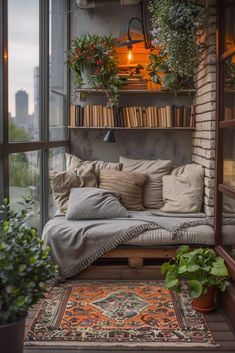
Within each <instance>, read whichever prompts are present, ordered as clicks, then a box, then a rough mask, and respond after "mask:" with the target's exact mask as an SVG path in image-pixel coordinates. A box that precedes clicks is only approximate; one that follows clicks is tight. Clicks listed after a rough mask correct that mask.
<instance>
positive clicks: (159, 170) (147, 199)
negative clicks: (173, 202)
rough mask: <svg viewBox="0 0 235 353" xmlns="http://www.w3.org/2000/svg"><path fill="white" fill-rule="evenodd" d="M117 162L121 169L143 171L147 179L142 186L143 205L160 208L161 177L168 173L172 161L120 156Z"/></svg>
mask: <svg viewBox="0 0 235 353" xmlns="http://www.w3.org/2000/svg"><path fill="white" fill-rule="evenodd" d="M119 162H120V163H121V164H122V165H123V167H122V170H124V171H129V172H136V173H144V174H146V175H147V177H148V179H147V181H146V184H145V186H144V195H143V200H144V207H146V208H161V207H162V206H163V198H162V177H163V176H164V175H167V174H170V172H171V169H172V161H170V160H162V159H157V160H144V159H129V158H124V157H120V159H119Z"/></svg>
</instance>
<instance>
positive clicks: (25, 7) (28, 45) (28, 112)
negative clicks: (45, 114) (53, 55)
mask: <svg viewBox="0 0 235 353" xmlns="http://www.w3.org/2000/svg"><path fill="white" fill-rule="evenodd" d="M8 32H9V33H8V38H9V44H8V45H9V140H10V141H11V142H12V141H29V140H38V138H39V116H38V102H39V100H38V85H39V80H38V65H39V0H21V1H19V0H9V1H8Z"/></svg>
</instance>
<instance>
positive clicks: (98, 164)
mask: <svg viewBox="0 0 235 353" xmlns="http://www.w3.org/2000/svg"><path fill="white" fill-rule="evenodd" d="M65 159H66V168H67V169H69V168H80V167H87V166H90V165H91V166H93V167H94V172H95V175H96V177H97V179H99V174H100V170H101V169H103V168H106V169H116V170H120V169H121V164H120V163H113V162H105V161H83V160H82V159H80V158H78V157H77V156H75V155H73V154H69V153H65Z"/></svg>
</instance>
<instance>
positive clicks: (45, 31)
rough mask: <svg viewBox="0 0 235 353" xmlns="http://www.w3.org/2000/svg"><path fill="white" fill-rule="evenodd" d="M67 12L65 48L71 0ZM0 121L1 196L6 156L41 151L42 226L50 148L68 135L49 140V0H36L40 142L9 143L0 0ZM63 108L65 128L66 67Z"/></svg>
mask: <svg viewBox="0 0 235 353" xmlns="http://www.w3.org/2000/svg"><path fill="white" fill-rule="evenodd" d="M64 1H65V6H66V12H67V49H68V47H69V43H70V5H71V4H70V0H64ZM0 20H1V21H0V37H1V38H0V44H1V50H0V55H1V60H0V66H1V67H0V71H1V72H0V78H2V79H1V80H0V85H1V86H0V103H2V104H1V105H0V106H2V109H1V110H0V124H1V127H2V129H0V130H1V131H2V141H1V140H0V158H2V161H3V163H2V164H3V171H2V173H3V175H2V177H3V178H2V179H3V195H0V196H2V197H3V196H4V197H7V198H8V199H9V155H10V154H12V153H18V152H30V151H36V150H38V151H40V152H41V162H40V170H41V172H40V178H41V179H40V186H41V188H40V213H41V214H40V220H41V228H43V226H44V224H45V223H46V222H47V220H48V214H49V212H48V195H49V181H48V177H49V172H48V163H49V149H51V148H56V147H65V148H68V146H69V132H67V138H66V139H65V140H60V141H50V140H49V0H39V97H40V103H39V141H32V142H10V141H9V136H8V129H9V127H8V125H9V119H8V110H9V107H8V57H7V54H8V0H2V1H1V2H0ZM66 97H67V102H66V111H65V117H64V121H65V123H66V127H68V117H69V97H70V73H69V70H67V87H66Z"/></svg>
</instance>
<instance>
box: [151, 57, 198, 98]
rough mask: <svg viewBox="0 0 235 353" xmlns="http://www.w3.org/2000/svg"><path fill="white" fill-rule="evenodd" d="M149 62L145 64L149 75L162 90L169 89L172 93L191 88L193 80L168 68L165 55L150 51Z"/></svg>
mask: <svg viewBox="0 0 235 353" xmlns="http://www.w3.org/2000/svg"><path fill="white" fill-rule="evenodd" d="M149 59H150V64H149V65H148V66H147V71H148V72H149V76H150V77H151V80H152V81H153V82H154V83H157V84H160V85H161V86H162V89H163V90H171V91H173V92H174V94H177V92H178V91H180V90H183V89H193V80H192V79H191V78H189V77H186V76H180V75H178V74H177V73H176V72H173V71H171V70H170V69H169V67H168V66H167V63H166V56H165V55H163V54H162V53H161V51H160V52H159V54H154V53H151V54H150V55H149Z"/></svg>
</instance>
